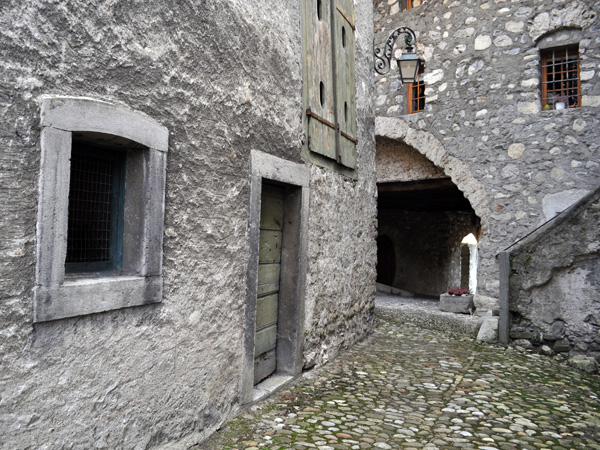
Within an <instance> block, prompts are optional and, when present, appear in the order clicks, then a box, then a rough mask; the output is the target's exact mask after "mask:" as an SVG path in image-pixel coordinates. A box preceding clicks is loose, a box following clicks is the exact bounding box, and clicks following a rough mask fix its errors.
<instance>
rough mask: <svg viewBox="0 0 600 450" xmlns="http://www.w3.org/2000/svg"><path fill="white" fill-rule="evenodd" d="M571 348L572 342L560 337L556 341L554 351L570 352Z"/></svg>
mask: <svg viewBox="0 0 600 450" xmlns="http://www.w3.org/2000/svg"><path fill="white" fill-rule="evenodd" d="M569 350H571V342H569V340H568V339H566V338H565V339H559V340H558V341H556V342H555V343H554V351H555V352H556V353H562V352H568V351H569Z"/></svg>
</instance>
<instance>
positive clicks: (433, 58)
mask: <svg viewBox="0 0 600 450" xmlns="http://www.w3.org/2000/svg"><path fill="white" fill-rule="evenodd" d="M373 5H374V9H375V12H374V15H375V43H376V45H377V46H381V45H383V43H384V42H385V39H386V38H387V36H388V35H389V33H390V32H391V31H392V30H393V29H395V28H396V27H399V26H408V27H410V28H411V29H413V30H414V31H415V32H416V35H417V42H418V45H417V53H418V54H419V56H420V58H421V59H422V60H423V61H424V63H425V70H424V74H423V80H424V82H425V83H426V87H425V97H426V100H425V110H424V111H423V112H421V113H417V114H410V115H409V114H408V111H407V98H406V95H407V93H406V87H403V86H402V85H401V83H400V82H399V81H398V79H397V76H396V72H395V70H396V69H395V67H392V71H391V72H390V73H389V74H388V75H386V76H377V77H376V80H375V98H374V103H375V113H376V134H377V137H378V142H379V141H380V139H385V138H388V139H392V140H395V141H397V142H399V144H398V145H399V146H401V145H405V144H407V145H409V146H410V147H412V148H414V149H416V150H417V151H418V152H420V153H421V154H422V155H424V156H425V157H426V158H428V159H429V160H430V161H432V162H433V163H434V164H435V165H436V166H438V167H439V168H441V169H442V170H443V172H444V173H445V174H446V175H447V176H449V177H451V178H452V181H453V182H454V183H455V184H456V185H457V186H458V188H459V189H460V190H461V191H462V192H463V193H464V195H465V197H466V198H467V199H468V200H469V202H470V203H471V206H472V208H473V209H474V210H475V213H476V214H477V216H478V217H479V218H480V219H481V226H482V235H481V239H480V242H479V252H480V264H479V271H480V272H479V273H480V275H479V284H478V294H479V297H480V298H483V299H485V297H488V298H490V299H496V298H498V262H497V260H496V254H497V253H498V252H499V251H501V250H503V249H504V248H506V247H508V246H509V245H511V244H512V243H513V242H515V241H516V240H517V239H519V238H521V237H523V236H524V235H526V234H528V233H529V232H530V231H532V230H533V229H535V228H536V227H537V226H539V225H541V224H542V223H544V222H545V221H547V220H548V219H550V218H551V217H553V216H554V215H555V214H556V213H557V212H558V211H562V210H564V209H566V207H568V206H569V205H571V204H573V203H574V202H575V201H577V200H578V199H580V198H581V197H583V196H584V195H585V194H586V193H588V192H590V191H592V190H593V189H594V188H595V187H596V186H597V185H598V180H599V179H600V161H599V158H598V151H599V144H598V142H599V133H600V127H599V117H598V108H599V107H600V89H599V86H600V71H599V70H598V67H599V64H600V39H599V37H598V31H599V26H600V25H599V23H600V21H598V18H597V15H598V7H599V2H597V1H564V0H553V1H541V0H527V1H519V2H515V1H512V2H511V1H507V0H493V1H492V0H490V1H484V0H481V1H474V0H466V1H451V0H444V1H441V0H440V1H426V2H423V4H422V5H420V6H417V7H413V8H411V9H409V10H405V6H406V2H405V1H404V0H385V1H377V0H376V1H374V2H373ZM398 42H399V44H397V46H396V53H398V56H399V52H400V51H401V50H402V48H403V42H402V38H400V39H399V41H398ZM566 46H570V47H577V48H578V54H579V58H580V79H581V107H580V108H573V109H567V110H562V111H561V110H550V111H547V110H542V106H541V105H542V102H541V86H540V79H541V68H540V52H541V50H545V49H551V48H565V47H566ZM394 66H395V64H394ZM386 145H387V144H386ZM427 177H428V176H423V177H419V176H417V177H413V179H419V178H427ZM488 304H493V301H492V302H489V303H488Z"/></svg>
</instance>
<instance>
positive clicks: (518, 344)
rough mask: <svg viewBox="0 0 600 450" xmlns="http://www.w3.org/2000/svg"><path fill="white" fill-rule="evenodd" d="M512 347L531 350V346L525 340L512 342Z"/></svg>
mask: <svg viewBox="0 0 600 450" xmlns="http://www.w3.org/2000/svg"><path fill="white" fill-rule="evenodd" d="M512 345H513V346H515V347H523V348H525V349H527V348H533V345H531V342H530V341H529V340H527V339H516V340H514V341H513V342H512Z"/></svg>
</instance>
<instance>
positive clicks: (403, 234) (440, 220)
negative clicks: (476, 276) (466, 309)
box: [376, 118, 487, 297]
mask: <svg viewBox="0 0 600 450" xmlns="http://www.w3.org/2000/svg"><path fill="white" fill-rule="evenodd" d="M376 136H377V178H378V192H379V200H378V210H379V215H378V221H379V227H380V235H381V234H387V235H388V236H389V237H391V240H392V242H393V246H394V249H395V253H396V273H395V276H394V284H393V287H396V288H399V289H402V290H405V291H408V292H412V293H415V294H416V295H420V296H425V297H427V296H437V295H439V294H441V293H442V292H445V289H446V288H447V287H448V286H458V285H461V287H465V288H468V287H469V286H470V284H471V283H469V282H468V281H467V282H466V283H465V286H462V278H461V240H462V239H463V238H464V236H465V235H466V234H469V233H473V234H475V235H477V236H481V234H482V233H481V230H482V225H485V223H486V222H487V212H486V211H487V205H486V202H487V199H486V195H485V190H484V188H483V185H482V183H481V182H479V181H478V180H476V179H475V178H474V177H473V176H472V175H471V172H470V168H469V166H468V165H467V164H465V163H463V162H462V161H460V160H459V159H458V158H456V157H454V156H452V155H450V154H448V153H447V152H446V150H445V149H444V147H443V146H442V144H441V143H440V142H439V141H438V140H437V139H436V138H435V137H434V136H433V135H431V134H430V133H428V132H426V131H419V130H414V129H412V128H410V126H409V125H408V124H407V123H406V122H404V121H402V120H400V119H394V118H377V119H376Z"/></svg>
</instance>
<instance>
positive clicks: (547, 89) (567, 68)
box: [542, 48, 581, 108]
mask: <svg viewBox="0 0 600 450" xmlns="http://www.w3.org/2000/svg"><path fill="white" fill-rule="evenodd" d="M559 102H563V103H565V106H566V107H567V108H577V107H579V106H580V105H581V84H580V79H579V50H578V49H577V48H571V49H565V50H551V51H548V52H546V53H543V54H542V107H545V106H546V105H549V106H551V107H552V106H555V105H556V103H559Z"/></svg>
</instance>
